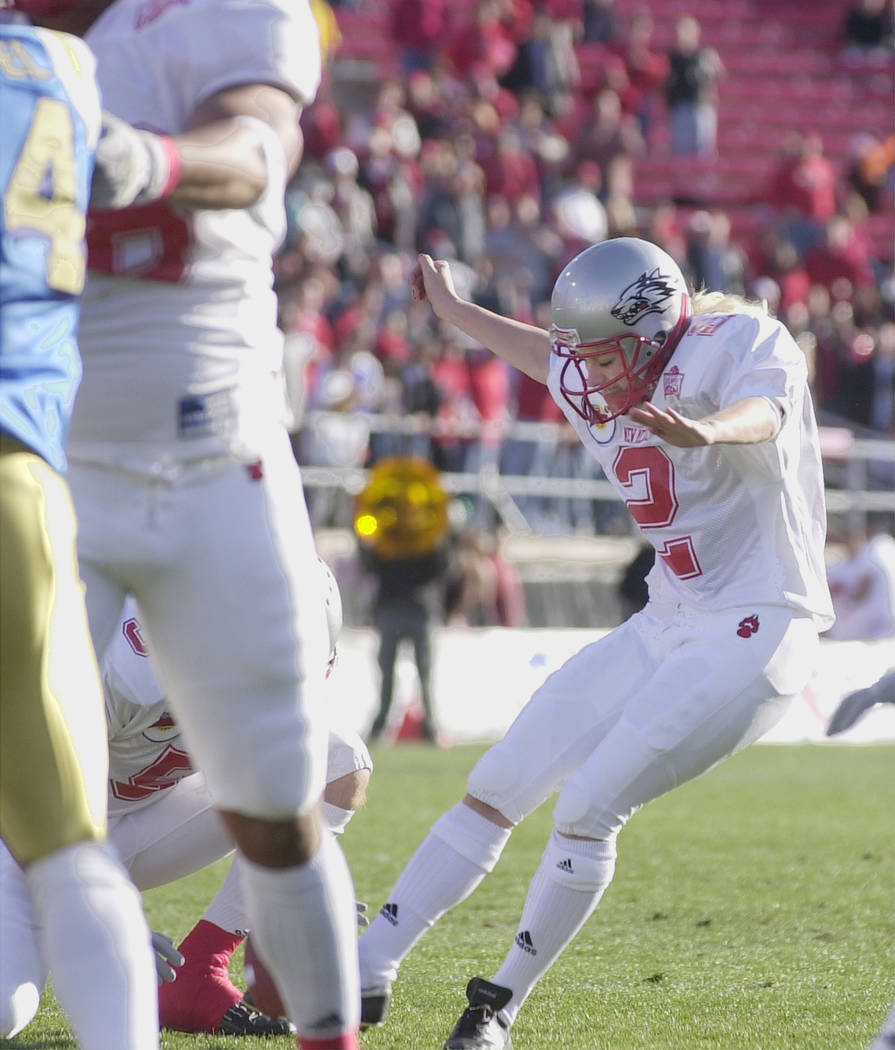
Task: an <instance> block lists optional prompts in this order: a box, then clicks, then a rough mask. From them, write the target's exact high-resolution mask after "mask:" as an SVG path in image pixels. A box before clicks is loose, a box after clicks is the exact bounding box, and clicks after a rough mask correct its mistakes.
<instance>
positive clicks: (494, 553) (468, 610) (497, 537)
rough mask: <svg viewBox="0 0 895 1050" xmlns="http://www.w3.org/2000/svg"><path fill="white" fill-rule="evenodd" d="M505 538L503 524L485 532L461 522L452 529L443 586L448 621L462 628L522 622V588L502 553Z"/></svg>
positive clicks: (498, 625)
mask: <svg viewBox="0 0 895 1050" xmlns="http://www.w3.org/2000/svg"><path fill="white" fill-rule="evenodd" d="M464 513H467V514H468V512H466V511H464ZM507 537H508V532H507V529H506V527H505V526H498V527H497V529H496V531H494V532H486V531H483V530H481V529H476V528H473V527H471V526H469V525H468V524H465V525H463V526H461V527H460V528H459V529H458V530H457V531H456V532H455V535H454V539H453V545H452V549H451V556H450V569H449V571H448V574H447V580H446V586H445V614H446V619H447V622H448V623H450V624H454V625H457V626H464V627H522V626H523V625H524V624H525V618H526V613H525V589H524V587H523V584H522V578H521V576H520V575H519V570H518V569H517V568H516V566H515V565H514V564H513V562H512V561H511V560H510V559H509V558H508V557H507V556H506V552H505V548H506V540H507Z"/></svg>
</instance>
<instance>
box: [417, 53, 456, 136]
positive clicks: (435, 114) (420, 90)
mask: <svg viewBox="0 0 895 1050" xmlns="http://www.w3.org/2000/svg"><path fill="white" fill-rule="evenodd" d="M442 75H443V71H441V70H422V69H420V70H417V71H416V72H415V73H412V74H411V75H410V77H409V78H408V81H407V109H408V112H409V113H410V114H411V115H412V116H413V119H414V120H415V121H416V126H417V129H418V130H419V133H420V138H421V139H422V140H423V142H425V141H426V140H427V139H440V138H446V137H447V136H448V135H449V133H450V127H451V122H450V110H449V105H448V99H447V98H446V97H445V93H444V92H443V91H440V90H439V84H440V83H441V77H442Z"/></svg>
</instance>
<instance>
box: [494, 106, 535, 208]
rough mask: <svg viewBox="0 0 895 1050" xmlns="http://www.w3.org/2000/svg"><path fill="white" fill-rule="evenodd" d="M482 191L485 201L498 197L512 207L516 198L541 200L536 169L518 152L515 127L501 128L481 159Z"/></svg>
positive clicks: (520, 151)
mask: <svg viewBox="0 0 895 1050" xmlns="http://www.w3.org/2000/svg"><path fill="white" fill-rule="evenodd" d="M481 163H482V168H483V170H484V172H485V190H486V193H487V195H488V196H489V197H502V198H503V199H504V200H505V201H507V203H508V204H510V205H514V204H516V202H517V201H518V200H519V199H520V197H533V198H534V199H535V200H537V201H540V199H541V180H540V177H539V175H538V167H537V164H536V163H535V160H534V158H533V157H532V156H531V154H530V153H528V152H526V150H524V149H523V148H522V145H521V138H520V135H519V131H518V130H517V128H516V127H515V125H510V126H508V127H505V128H502V129H501V130H500V132H499V133H498V136H497V142H496V146H495V149H494V151H493V152H492V153H490V155H486V156H483V157H482V160H481Z"/></svg>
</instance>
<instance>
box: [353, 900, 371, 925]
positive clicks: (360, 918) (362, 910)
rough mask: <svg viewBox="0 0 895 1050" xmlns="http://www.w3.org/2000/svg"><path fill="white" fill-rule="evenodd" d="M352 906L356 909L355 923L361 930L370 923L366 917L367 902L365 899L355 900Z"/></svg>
mask: <svg viewBox="0 0 895 1050" xmlns="http://www.w3.org/2000/svg"><path fill="white" fill-rule="evenodd" d="M354 906H355V908H356V909H357V925H358V926H359V927H360V928H361V929H362V930H363V929H366V927H367V926H369V925H370V920H369V918H368V917H367V904H366V902H365V901H355V902H354Z"/></svg>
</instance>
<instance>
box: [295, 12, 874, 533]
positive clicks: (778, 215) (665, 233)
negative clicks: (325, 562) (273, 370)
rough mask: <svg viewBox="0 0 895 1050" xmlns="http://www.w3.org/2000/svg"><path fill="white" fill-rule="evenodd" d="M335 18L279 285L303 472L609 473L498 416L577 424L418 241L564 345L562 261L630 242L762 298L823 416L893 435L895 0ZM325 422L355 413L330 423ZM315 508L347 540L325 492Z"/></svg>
mask: <svg viewBox="0 0 895 1050" xmlns="http://www.w3.org/2000/svg"><path fill="white" fill-rule="evenodd" d="M317 13H318V20H319V22H320V25H321V27H322V32H323V37H324V41H325V43H326V45H327V47H328V49H329V51H330V64H329V72H328V76H327V80H326V83H325V85H324V87H323V88H322V90H321V93H320V95H319V97H318V100H317V102H316V103H315V104H314V105H313V106H312V107H311V108H309V109H308V110H307V111H306V112H305V115H304V118H303V130H304V134H305V138H306V152H305V160H304V162H303V164H302V166H301V169H300V172H299V174H298V176H297V177H296V179H295V180H294V182H293V183H292V185H291V187H290V189H289V193H288V211H289V221H290V229H289V234H288V238H287V241H286V244H285V247H284V249H283V251H282V253H281V255H280V257H279V260H278V274H277V281H278V291H279V297H280V305H281V324H282V327H283V329H284V330H285V332H286V333H287V376H288V378H290V380H291V383H290V387H291V391H292V396H293V409H294V411H295V416H296V449H297V451H298V453H299V455H300V458H301V460H302V462H303V463H305V464H308V465H320V466H357V467H361V466H369V465H370V464H371V463H373V462H375V461H377V460H378V459H379V458H381V457H382V456H385V455H394V454H411V453H415V454H422V455H425V456H426V457H427V458H429V459H430V460H431V461H432V462H433V463H435V465H436V466H438V467H439V468H441V469H443V470H446V471H458V472H464V471H475V470H476V469H478V468H479V467H480V465H481V463H482V461H483V457H487V456H490V457H491V459H492V461H494V462H497V463H498V464H499V466H500V469H501V470H502V471H503V472H504V473H507V474H526V473H534V474H543V475H545V476H546V475H550V474H555V473H557V472H559V473H562V474H564V475H565V476H572V477H575V476H576V471H577V470H578V469H581V470H582V471H586V470H589V469H591V468H590V467H589V466H588V465H587V464H586V463H585V462H584V459H585V457H581V458H580V459H576V457H577V449H576V445H577V443H572V442H570V443H569V446H568V448H566V447H565V446H564V445H563V443H562V442H559V443H556V442H553V443H551V444H547V445H544V444H540V445H539V443H538V442H536V441H535V442H531V441H524V442H523V441H518V440H510V439H506V440H504V438H503V436H502V435H501V433H500V427H499V425H500V423H501V422H502V421H505V420H514V421H534V422H556V421H558V420H559V417H560V413H559V410H558V409H557V408H556V406H555V405H554V403H553V402H552V400H551V399H550V397H549V395H548V394H547V392H546V389H545V388H542V387H540V386H538V385H536V384H534V383H532V382H530V381H528V380H526V378H525V377H524V376H522V375H520V374H518V373H515V372H513V371H512V370H510V369H509V368H508V366H506V365H505V364H504V363H503V362H501V361H499V360H497V359H496V358H494V357H493V356H492V355H491V354H490V353H489V352H487V351H484V350H481V349H476V348H472V349H471V351H470V348H468V347H467V346H465V345H464V344H463V343H462V342H461V339H462V337H461V335H460V333H458V332H456V331H455V330H450V331H448V330H445V329H442V328H439V327H437V325H436V324H435V323H433V320H432V316H433V315H432V314H431V312H430V311H429V310H428V309H427V308H426V307H425V306H421V305H420V304H414V303H413V302H412V301H411V299H410V290H409V285H408V280H407V277H408V273H409V270H410V268H411V266H412V265H413V261H414V258H415V254H416V253H417V252H418V251H426V252H429V253H430V254H432V255H433V256H437V257H441V258H449V259H451V260H453V262H454V266H453V271H454V275H455V281H456V283H457V286H458V290H460V291H462V292H463V293H465V294H470V295H472V296H474V297H475V298H476V299H477V300H478V301H479V302H481V303H482V304H484V305H487V306H489V307H490V308H492V309H495V310H497V311H499V312H501V313H506V314H510V315H513V316H515V317H517V318H520V319H523V320H527V321H533V322H535V323H540V324H542V325H544V326H545V327H546V326H547V325H548V323H549V321H548V318H549V312H548V310H549V296H550V289H551V287H552V284H553V281H554V279H555V277H556V275H557V273H558V272H559V270H560V269H561V267H562V265H563V264H564V263H565V262H566V261H567V260H568V259H569V258H571V257H572V256H573V255H574V254H575V253H577V252H578V251H580V250H581V249H582V248H583V247H585V246H586V245H587V244H589V243H593V242H595V241H599V240H602V239H603V238H605V237H607V236H617V235H628V234H630V235H637V236H642V237H646V238H648V239H651V240H654V241H655V242H656V243H658V244H659V245H661V246H662V247H663V248H665V250H666V251H668V252H669V253H670V254H671V255H673V256H674V257H675V259H676V260H677V261H678V262H679V263H680V264H681V266H682V268H683V269H684V271H685V273H686V274H687V275H688V276H689V278H690V279H691V280H692V281H693V283H694V284H695V285H697V286H705V287H707V288H709V289H717V290H722V289H726V290H730V291H735V292H738V293H741V294H746V295H749V296H752V297H755V298H758V299H765V300H767V301H768V303H769V305H770V307H771V309H772V310H773V311H774V312H776V313H777V315H778V316H779V317H780V318H781V319H782V320H784V321H785V322H786V324H787V325H788V326H789V328H790V329H791V331H792V332H793V334H794V336H795V337H796V339H797V340H798V342H799V344H800V345H801V346H802V347H803V348H804V350H805V353H806V355H808V357H809V360H810V362H811V366H812V370H813V377H814V378H813V383H814V391H815V399H816V403H817V407H818V410H819V416H820V419H821V422H822V423H825V424H827V425H829V426H841V427H846V428H848V429H849V430H851V431H853V432H854V433H856V434H857V435H859V436H865V437H872V436H880V437H885V436H893V435H895V418H893V405H895V272H893V251H895V174H893V172H895V167H893V165H895V134H893V132H892V119H891V114H892V98H893V83H895V51H893V36H892V25H891V4H889V3H886V2H880V0H854V2H852V0H826V2H825V3H823V4H817V5H804V4H802V3H801V2H800V0H793V2H790V0H775V2H773V3H771V2H768V0H717V2H716V0H694V2H692V3H686V4H685V3H682V2H681V0H654V2H651V3H650V4H649V5H648V6H647V5H644V4H643V3H642V0H640V2H638V0H633V2H632V0H462V2H461V0H454V2H448V0H353V2H348V0H344V2H342V3H339V4H336V3H333V4H330V5H328V4H325V3H318V4H317ZM315 409H322V410H325V411H326V412H328V413H341V414H342V415H340V416H339V415H336V416H332V415H331V416H329V417H328V418H326V419H323V420H318V421H317V422H316V423H314V424H313V425H311V424H310V422H309V420H310V419H311V418H312V416H313V410H315ZM309 412H310V413H311V416H309V415H308V413H309ZM384 416H385V417H395V416H403V417H412V418H420V419H423V420H426V421H432V423H433V425H434V427H435V436H430V435H429V434H427V433H422V434H420V435H417V436H414V437H408V436H406V435H396V434H394V433H392V434H389V433H382V432H381V431H380V430H379V429H378V428H377V427H376V425H375V419H376V418H382V417H384ZM482 427H484V430H482V429H481V428H482ZM464 428H466V429H464ZM427 429H428V428H427V427H424V428H423V430H424V431H425V430H427ZM469 434H472V435H474V436H472V437H470V436H468V435H469ZM567 460H568V462H567ZM888 480H889V481H890V480H891V479H888ZM882 483H884V484H886V483H888V481H887V480H886V477H885V476H884V477H883V480H882ZM316 495H317V494H316V493H314V494H312V500H314V499H315V498H316ZM312 512H314V516H315V524H316V525H318V526H320V525H328V524H336V522H335V521H333V520H331V519H332V517H333V515H336V514H337V510H336V509H335V508H334V505H333V503H332V501H329V502H327V501H325V500H324V501H323V502H322V503H321V502H320V501H317V506H316V508H315V507H313V506H312ZM606 524H607V527H608V528H609V529H610V531H611V522H608V523H606ZM565 525H567V526H568V527H570V528H574V526H575V521H574V511H573V510H570V511H569V512H568V515H567V520H566V522H565Z"/></svg>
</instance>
